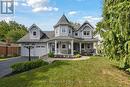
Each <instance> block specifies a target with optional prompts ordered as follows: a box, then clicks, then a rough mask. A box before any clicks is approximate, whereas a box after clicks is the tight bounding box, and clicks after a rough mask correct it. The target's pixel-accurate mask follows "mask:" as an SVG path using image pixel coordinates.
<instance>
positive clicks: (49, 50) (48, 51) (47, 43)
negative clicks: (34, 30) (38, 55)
mask: <svg viewBox="0 0 130 87" xmlns="http://www.w3.org/2000/svg"><path fill="white" fill-rule="evenodd" d="M48 45H49V43H48V42H47V54H48V53H49V51H50V50H49V46H48Z"/></svg>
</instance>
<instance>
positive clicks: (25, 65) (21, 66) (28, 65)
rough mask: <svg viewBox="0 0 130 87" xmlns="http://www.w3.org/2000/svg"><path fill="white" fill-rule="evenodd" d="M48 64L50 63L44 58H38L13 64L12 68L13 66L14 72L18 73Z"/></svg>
mask: <svg viewBox="0 0 130 87" xmlns="http://www.w3.org/2000/svg"><path fill="white" fill-rule="evenodd" d="M47 64H48V63H47V62H44V61H43V60H36V61H27V62H21V63H15V64H13V65H11V68H12V72H15V73H18V72H24V71H28V70H31V69H34V68H37V67H40V66H43V65H47Z"/></svg>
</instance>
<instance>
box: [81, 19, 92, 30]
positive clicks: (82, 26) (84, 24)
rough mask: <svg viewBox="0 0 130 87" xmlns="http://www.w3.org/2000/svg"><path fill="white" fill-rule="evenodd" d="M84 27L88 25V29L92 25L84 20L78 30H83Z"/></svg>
mask: <svg viewBox="0 0 130 87" xmlns="http://www.w3.org/2000/svg"><path fill="white" fill-rule="evenodd" d="M85 27H89V28H90V29H94V27H93V26H92V25H91V24H90V23H89V22H88V21H85V22H84V23H83V24H82V25H81V26H80V28H79V29H78V30H83V29H84V28H85Z"/></svg>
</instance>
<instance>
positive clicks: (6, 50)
mask: <svg viewBox="0 0 130 87" xmlns="http://www.w3.org/2000/svg"><path fill="white" fill-rule="evenodd" d="M18 55H20V47H13V46H7V47H6V46H0V57H3V56H18Z"/></svg>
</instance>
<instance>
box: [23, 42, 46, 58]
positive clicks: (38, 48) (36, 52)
mask: <svg viewBox="0 0 130 87" xmlns="http://www.w3.org/2000/svg"><path fill="white" fill-rule="evenodd" d="M27 46H29V45H25V44H23V45H22V46H21V56H29V49H28V48H27ZM46 54H47V50H46V43H43V44H35V45H33V48H32V49H31V50H30V55H31V56H43V55H46Z"/></svg>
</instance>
